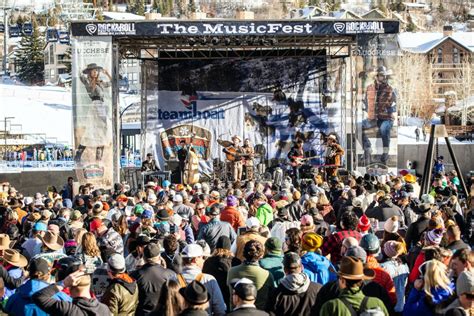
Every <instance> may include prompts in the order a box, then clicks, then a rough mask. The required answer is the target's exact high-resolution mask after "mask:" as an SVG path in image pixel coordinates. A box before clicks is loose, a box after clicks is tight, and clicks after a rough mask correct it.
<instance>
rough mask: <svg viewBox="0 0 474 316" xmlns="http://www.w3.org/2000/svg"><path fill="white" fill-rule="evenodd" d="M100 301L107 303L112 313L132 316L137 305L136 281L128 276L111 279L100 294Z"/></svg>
mask: <svg viewBox="0 0 474 316" xmlns="http://www.w3.org/2000/svg"><path fill="white" fill-rule="evenodd" d="M126 276H128V275H126ZM102 303H104V304H105V305H107V306H108V307H109V309H110V312H112V314H114V315H123V316H125V315H129V316H134V315H135V310H136V308H137V305H138V286H137V282H135V281H134V280H133V279H132V278H130V277H125V278H114V279H112V280H111V281H110V285H109V287H108V288H107V291H105V293H104V296H102Z"/></svg>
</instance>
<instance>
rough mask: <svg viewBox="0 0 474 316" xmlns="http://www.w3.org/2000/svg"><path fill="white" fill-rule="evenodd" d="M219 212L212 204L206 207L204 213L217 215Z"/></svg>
mask: <svg viewBox="0 0 474 316" xmlns="http://www.w3.org/2000/svg"><path fill="white" fill-rule="evenodd" d="M220 213H221V211H220V209H219V207H218V206H217V205H212V206H211V207H208V208H206V215H213V216H217V215H219V214H220Z"/></svg>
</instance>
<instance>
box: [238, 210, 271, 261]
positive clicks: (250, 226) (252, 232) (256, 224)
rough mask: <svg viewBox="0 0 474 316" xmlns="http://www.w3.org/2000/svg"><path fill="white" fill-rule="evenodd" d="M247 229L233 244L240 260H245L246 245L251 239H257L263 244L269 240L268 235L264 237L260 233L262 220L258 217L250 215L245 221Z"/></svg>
mask: <svg viewBox="0 0 474 316" xmlns="http://www.w3.org/2000/svg"><path fill="white" fill-rule="evenodd" d="M245 227H246V231H245V232H243V233H241V234H240V235H239V236H238V237H237V239H236V240H235V242H234V243H233V244H232V247H231V250H232V252H233V253H234V254H235V257H236V258H237V259H239V260H240V261H244V247H245V244H246V243H247V242H249V241H250V240H257V241H258V242H260V243H261V244H262V245H264V244H265V241H266V240H267V238H266V237H263V236H262V235H261V234H260V233H259V230H260V227H261V224H260V221H259V220H258V219H257V218H256V217H249V218H248V219H247V220H246V221H245Z"/></svg>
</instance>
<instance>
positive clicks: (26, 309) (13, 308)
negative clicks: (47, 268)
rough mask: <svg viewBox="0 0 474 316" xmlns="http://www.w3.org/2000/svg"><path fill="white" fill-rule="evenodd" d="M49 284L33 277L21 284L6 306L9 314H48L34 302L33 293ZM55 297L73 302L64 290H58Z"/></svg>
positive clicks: (38, 315)
mask: <svg viewBox="0 0 474 316" xmlns="http://www.w3.org/2000/svg"><path fill="white" fill-rule="evenodd" d="M48 285H49V284H48V283H46V282H44V281H41V280H37V279H31V280H28V281H27V282H26V283H25V284H23V285H22V286H20V287H19V288H18V289H17V290H16V292H15V294H13V295H12V296H10V298H9V299H8V301H7V304H6V306H5V308H4V310H5V312H6V313H8V314H9V315H16V316H23V315H25V316H26V315H37V316H41V315H48V314H47V313H46V312H44V311H43V310H41V308H40V307H39V306H38V305H36V304H35V303H34V302H33V299H32V297H33V294H35V293H36V292H38V291H39V290H41V289H44V288H45V287H47V286H48ZM53 298H54V299H56V300H60V301H65V302H71V301H72V298H70V297H69V296H68V295H67V294H65V293H63V292H58V293H56V294H55V295H54V296H53Z"/></svg>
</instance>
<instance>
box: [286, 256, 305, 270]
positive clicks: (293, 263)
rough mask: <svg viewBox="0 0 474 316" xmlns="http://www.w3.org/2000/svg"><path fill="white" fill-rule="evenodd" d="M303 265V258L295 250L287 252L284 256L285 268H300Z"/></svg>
mask: <svg viewBox="0 0 474 316" xmlns="http://www.w3.org/2000/svg"><path fill="white" fill-rule="evenodd" d="M300 266H301V258H300V256H298V254H297V253H295V252H287V253H286V254H285V256H284V257H283V267H284V268H285V269H292V268H298V267H300Z"/></svg>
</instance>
